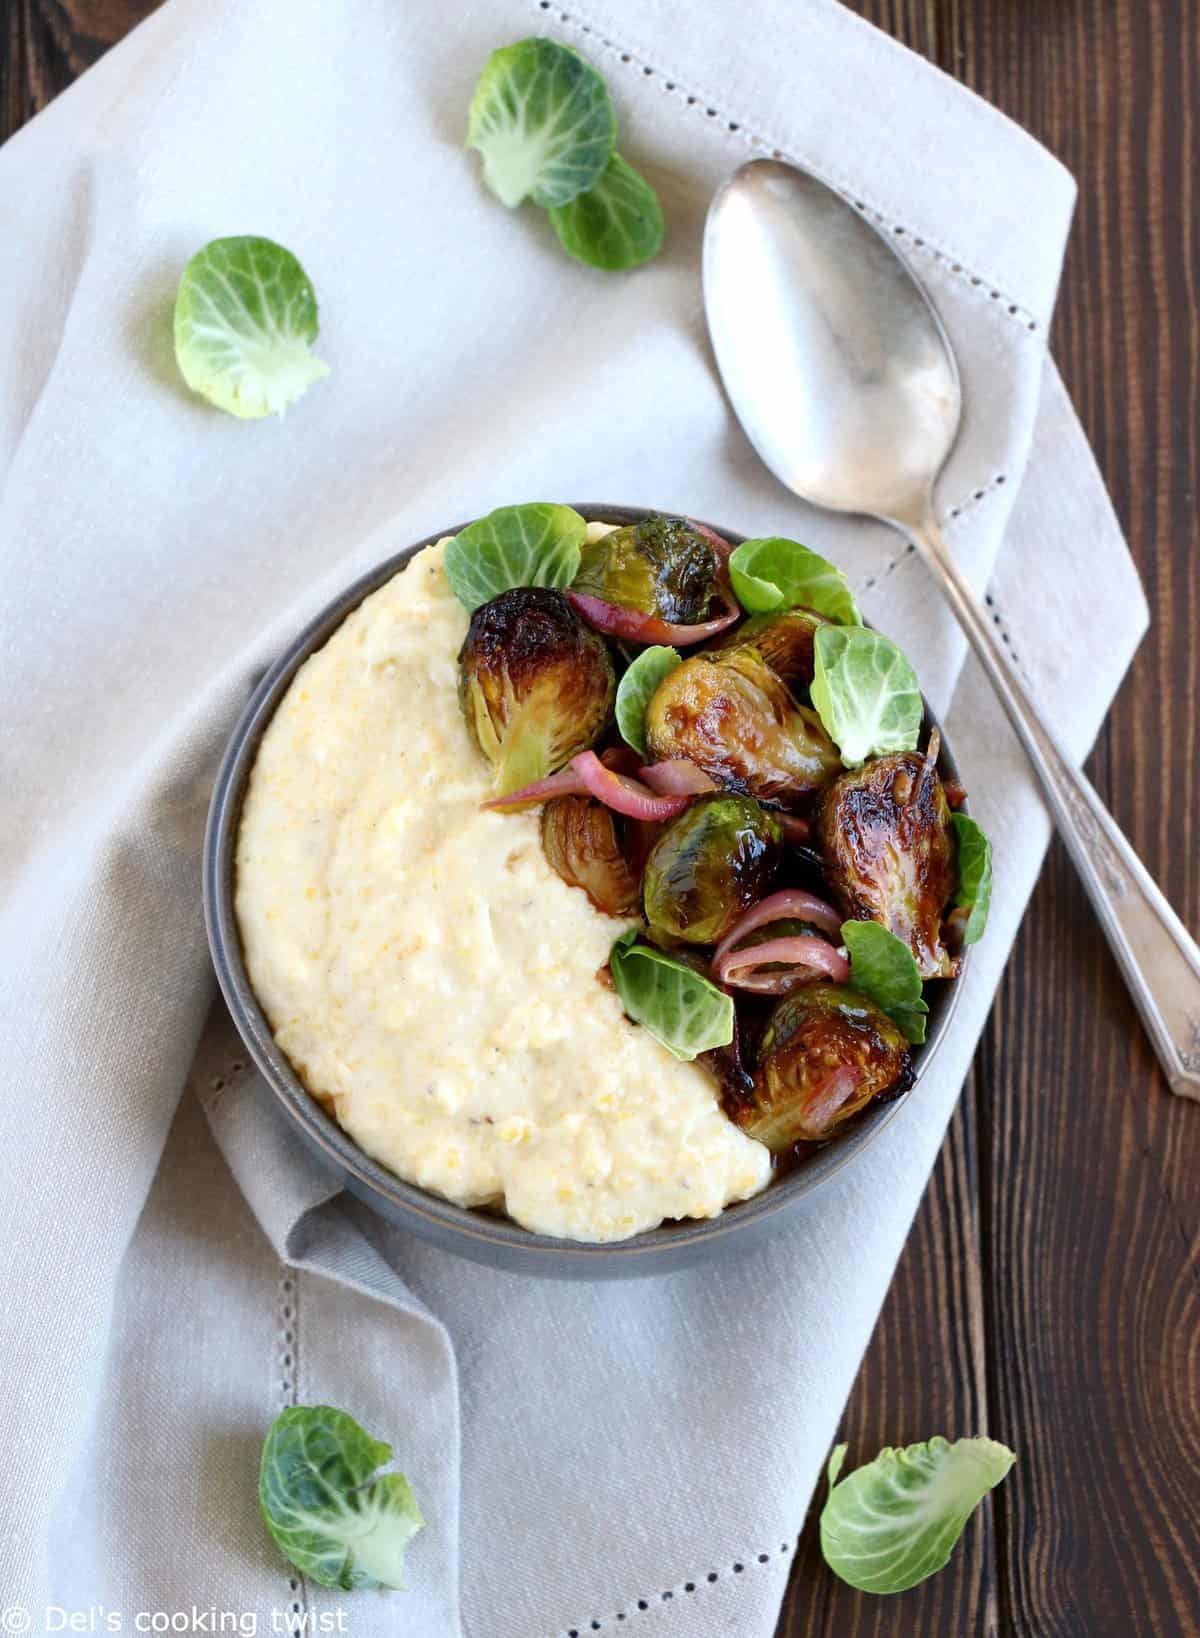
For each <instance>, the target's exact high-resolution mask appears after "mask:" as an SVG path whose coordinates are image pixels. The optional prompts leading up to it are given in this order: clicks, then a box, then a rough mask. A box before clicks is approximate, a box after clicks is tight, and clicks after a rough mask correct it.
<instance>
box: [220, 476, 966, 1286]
mask: <svg viewBox="0 0 1200 1638" xmlns="http://www.w3.org/2000/svg"><path fill="white" fill-rule="evenodd" d="M568 504H570V505H572V506H573V508H574V510H575V511H577V512H579V513H580V515H581V516H583V517H584V518H587V519H589V520H604V521H608V522H614V523H618V524H627V523H636V522H639V521H640V520H642V519H643V518H645V517H647V516H648V515H649V514H650V513H651V512H652V511H655V510H657V509H656V508H652V507H641V506H633V507H631V506H614V505H608V504H600V503H598V502H587V503H579V502H570V503H568ZM668 515H671V516H674V515H679V514H675V513H669V514H668ZM687 515H688V516H691V514H687ZM693 521H695V522H700V523H704V525H705V527H707V528H711V529H713V530H714V532H715V533H717V534H719V535H720V536H721V537H722V538H723V539H724V540H727V541H729V542H730V543H731V544H732V545H734V546H737V545H740V544H741V542H742V541H743V540H745V539H746V538H748V537H746V536H744V535H740V534H738V533H737V532H736V531H733V530H729V529H726V528H723V527H721V526H720V525H717V524H713V523H708V521H707V520H706V519H699V518H697V519H694V520H693ZM464 527H465V524H458V525H455V526H453V527H450V528H447V529H439V530H438V531H437V532H436V533H435V534H431V535H427V536H426V537H425V538H424V539H422V540H419V541H417V542H416V543H415V544H414V545H411V546H406V547H404V548H403V549H402V550H400V551H398V552H395V553H393V554H392V555H390V556H389V557H386V558H384V559H382V560H381V561H380V562H379V563H377V564H376V565H375V566H374V567H373V568H371V569H368V570H367V571H366V572H365V573H363V574H362V575H360V576H359V577H358V578H357V579H356V580H354V581H353V582H352V583H351V584H350V585H349V586H347V587H346V588H345V590H344V591H342V592H340V593H339V594H338V595H337V596H336V597H334V598H333V599H332V600H331V601H330V602H329V603H327V604H326V605H325V606H324V608H322V609H321V611H320V612H319V613H318V614H316V615H315V616H313V618H312V619H311V620H309V621H308V623H307V624H306V625H305V626H304V627H303V629H302V630H301V631H300V632H299V633H298V634H297V635H296V637H294V638H293V639H292V641H291V642H290V643H289V644H287V646H286V647H285V648H284V650H283V652H282V653H281V654H280V655H279V657H278V658H277V659H276V660H275V662H274V664H273V665H271V666H270V667H269V668H268V670H267V671H266V673H265V674H264V675H263V676H262V678H261V679H260V681H259V682H258V684H257V685H256V687H255V688H254V690H253V692H252V693H251V696H250V698H249V700H248V701H247V703H246V705H245V707H244V708H243V710H242V712H241V714H240V715H239V717H238V719H237V722H236V724H235V726H234V728H233V731H232V733H231V734H230V736H229V740H228V742H227V744H226V746H225V749H224V752H223V754H222V757H221V762H220V766H219V768H218V771H217V775H216V779H215V782H214V785H213V791H212V799H211V802H210V805H209V811H208V820H207V824H206V827H205V834H204V850H203V899H204V921H205V930H206V932H207V935H208V944H209V950H210V953H211V956H212V962H213V966H214V968H215V971H216V976H217V982H218V984H219V986H220V989H221V993H222V995H223V996H224V999H225V1002H226V1005H227V1006H228V1008H229V1011H230V1013H231V1015H232V1017H233V1021H234V1024H235V1026H236V1028H237V1031H238V1034H239V1035H240V1036H241V1038H242V1040H243V1042H244V1043H245V1046H246V1048H247V1050H248V1051H249V1053H250V1056H251V1058H252V1059H253V1061H254V1063H255V1066H256V1067H257V1068H258V1070H259V1072H260V1073H261V1074H262V1076H263V1078H264V1080H265V1081H266V1082H267V1085H268V1086H269V1087H270V1088H271V1091H272V1092H273V1093H274V1095H275V1097H276V1099H277V1100H278V1103H279V1104H280V1106H281V1107H282V1108H283V1110H284V1111H285V1113H286V1114H287V1116H289V1117H290V1118H291V1120H293V1121H294V1122H295V1123H296V1124H297V1125H298V1126H299V1127H300V1129H301V1133H302V1135H303V1136H305V1137H307V1138H308V1140H309V1141H310V1143H313V1144H315V1145H316V1147H317V1148H318V1149H319V1150H321V1151H322V1152H323V1154H324V1156H325V1158H326V1160H327V1161H329V1162H332V1163H333V1165H334V1166H335V1167H336V1168H337V1169H338V1170H340V1171H341V1172H343V1173H345V1174H347V1182H348V1183H349V1185H350V1187H351V1188H352V1189H353V1190H354V1192H356V1193H357V1194H358V1195H359V1196H360V1197H361V1198H364V1199H366V1200H367V1202H368V1203H369V1204H372V1205H377V1206H378V1209H380V1210H382V1211H383V1213H384V1215H385V1216H388V1217H391V1219H392V1220H393V1221H403V1222H405V1223H406V1224H407V1226H408V1227H409V1228H411V1229H412V1231H413V1232H414V1233H417V1234H420V1235H422V1236H423V1237H424V1238H426V1239H432V1240H434V1241H436V1242H437V1243H438V1244H439V1245H442V1246H444V1247H449V1248H452V1249H456V1250H457V1251H459V1253H460V1254H461V1255H466V1256H470V1257H474V1258H476V1260H483V1261H488V1260H491V1258H492V1257H494V1256H495V1255H497V1254H502V1255H503V1257H504V1260H505V1262H506V1264H507V1266H509V1267H513V1266H521V1267H523V1268H525V1269H526V1270H527V1271H528V1272H531V1273H538V1272H545V1273H549V1272H550V1271H551V1270H550V1268H549V1266H548V1265H549V1264H550V1263H551V1262H553V1263H554V1264H555V1269H554V1272H556V1273H559V1274H561V1273H562V1272H563V1269H564V1267H567V1266H568V1265H570V1264H574V1271H575V1272H576V1273H578V1274H579V1275H580V1276H581V1277H586V1276H587V1274H588V1273H589V1272H592V1271H594V1269H595V1265H596V1264H598V1263H599V1262H601V1261H604V1262H605V1263H606V1266H607V1265H609V1264H611V1261H612V1260H613V1259H623V1260H625V1261H626V1262H627V1263H630V1264H639V1265H643V1266H640V1267H639V1268H638V1270H637V1271H638V1272H644V1273H647V1274H648V1273H652V1272H654V1267H653V1265H654V1264H655V1263H657V1262H660V1261H661V1262H662V1264H663V1265H664V1266H676V1265H677V1264H678V1262H679V1261H680V1257H681V1254H686V1253H687V1252H689V1251H691V1250H694V1249H696V1248H698V1247H700V1246H701V1244H703V1245H705V1246H712V1245H714V1244H715V1243H716V1242H717V1241H719V1240H723V1239H728V1238H730V1237H737V1236H740V1235H743V1234H745V1233H746V1231H747V1230H750V1229H751V1228H753V1227H754V1226H756V1225H761V1224H762V1223H764V1222H765V1220H767V1219H772V1218H773V1219H777V1218H778V1217H779V1215H780V1214H781V1213H785V1212H786V1211H787V1210H788V1209H789V1208H791V1207H794V1206H795V1205H796V1204H797V1203H798V1202H799V1201H800V1200H801V1199H805V1198H807V1197H808V1196H810V1195H812V1194H813V1193H814V1192H815V1191H817V1190H818V1189H820V1188H821V1187H822V1186H823V1185H824V1184H826V1183H827V1182H829V1181H830V1179H832V1178H833V1177H835V1176H837V1175H838V1174H839V1173H841V1172H842V1171H843V1170H844V1169H845V1168H846V1167H847V1166H849V1165H850V1164H851V1163H852V1162H853V1161H854V1160H855V1159H856V1157H857V1156H858V1155H860V1154H861V1153H862V1152H863V1151H864V1150H865V1149H866V1148H868V1147H869V1146H870V1145H871V1144H872V1143H874V1141H875V1140H876V1138H877V1137H878V1135H879V1134H880V1133H881V1132H882V1131H883V1130H884V1129H885V1127H887V1126H888V1125H889V1124H890V1123H891V1122H892V1121H893V1120H894V1119H895V1118H896V1116H897V1115H898V1114H899V1112H900V1110H901V1109H902V1108H903V1107H904V1105H905V1104H906V1103H907V1102H908V1100H909V1098H911V1097H912V1096H913V1094H914V1092H915V1091H916V1090H917V1088H918V1086H919V1085H920V1083H921V1080H922V1078H923V1076H924V1074H925V1072H926V1070H927V1068H928V1066H929V1064H930V1063H931V1062H932V1060H933V1057H934V1055H935V1053H936V1051H937V1049H938V1047H939V1046H940V1045H941V1042H942V1040H943V1039H944V1038H945V1036H946V1033H947V1031H948V1029H949V1026H950V1024H951V1022H952V1020H953V1016H954V1013H955V1011H956V1009H957V1005H958V999H959V995H960V993H961V990H962V983H963V976H964V974H965V970H966V966H967V961H968V955H969V952H968V951H967V950H964V951H963V957H962V963H961V966H960V971H959V975H958V977H957V978H955V979H952V980H948V981H946V983H945V987H944V988H942V989H941V990H940V991H939V993H938V995H937V996H936V998H935V1000H934V1004H933V1005H931V1007H930V1027H929V1029H928V1032H927V1036H926V1040H925V1043H924V1045H923V1047H922V1049H921V1053H920V1057H919V1058H918V1060H917V1063H916V1065H915V1071H914V1076H913V1082H912V1086H911V1087H910V1088H909V1089H908V1090H907V1091H906V1092H905V1093H904V1094H903V1095H902V1096H900V1097H899V1098H895V1099H893V1100H891V1101H890V1102H888V1103H885V1104H880V1105H878V1106H877V1107H876V1108H875V1109H873V1110H870V1111H868V1112H867V1113H866V1114H865V1115H864V1116H863V1117H862V1118H861V1119H860V1120H859V1121H858V1122H857V1123H856V1124H855V1126H854V1127H853V1129H852V1130H851V1131H850V1132H848V1133H846V1134H845V1136H843V1137H841V1138H839V1140H838V1141H837V1142H836V1143H834V1144H829V1145H827V1146H825V1147H824V1148H821V1149H818V1150H817V1152H816V1153H815V1154H814V1155H813V1156H812V1157H811V1158H810V1159H809V1160H807V1161H806V1162H805V1163H804V1164H802V1165H800V1166H797V1167H795V1168H793V1169H792V1170H790V1171H788V1172H787V1173H785V1174H784V1175H783V1176H782V1177H778V1178H775V1179H774V1180H773V1181H771V1182H770V1183H768V1185H767V1186H766V1187H765V1188H764V1189H763V1190H761V1192H760V1193H758V1194H756V1195H753V1196H752V1197H751V1198H750V1199H749V1200H743V1201H736V1202H731V1203H730V1204H729V1205H727V1206H725V1207H724V1208H723V1209H722V1210H721V1211H720V1212H719V1213H718V1214H717V1215H716V1216H715V1217H708V1218H688V1219H678V1220H672V1221H670V1222H668V1223H663V1224H660V1225H658V1226H657V1227H655V1228H652V1229H647V1230H644V1231H643V1232H641V1233H640V1234H637V1235H634V1236H631V1237H630V1238H629V1239H627V1240H611V1241H599V1242H590V1241H581V1240H568V1239H559V1238H556V1237H555V1236H553V1235H547V1234H538V1233H535V1232H534V1231H533V1230H531V1229H526V1228H523V1227H521V1225H520V1224H518V1223H516V1222H515V1221H514V1220H512V1219H511V1218H509V1217H507V1216H502V1215H499V1214H492V1213H490V1212H485V1211H481V1210H479V1209H477V1208H475V1207H470V1206H460V1205H456V1204H455V1203H454V1202H453V1201H450V1200H445V1199H443V1198H442V1197H441V1196H440V1195H435V1194H432V1193H430V1192H429V1191H428V1190H426V1189H424V1188H422V1187H421V1186H420V1185H419V1184H416V1183H409V1182H406V1181H405V1179H403V1178H401V1177H399V1176H398V1175H397V1174H396V1173H395V1172H392V1171H390V1170H389V1169H388V1168H387V1167H386V1166H384V1165H383V1164H382V1162H380V1161H377V1160H374V1159H372V1158H371V1156H370V1155H368V1154H367V1153H366V1151H365V1150H363V1149H361V1148H360V1147H359V1146H358V1144H357V1143H356V1142H355V1141H354V1140H353V1139H352V1138H351V1137H350V1135H349V1134H348V1133H347V1132H345V1131H344V1130H343V1129H342V1127H341V1126H340V1125H339V1124H338V1123H337V1121H336V1120H334V1119H333V1118H332V1117H331V1116H330V1115H328V1114H326V1112H325V1110H324V1108H323V1107H322V1106H321V1105H320V1104H319V1103H318V1102H317V1100H316V1098H315V1097H314V1096H313V1095H312V1094H311V1093H310V1092H309V1091H308V1090H307V1088H306V1087H305V1086H304V1085H303V1084H302V1083H301V1081H300V1079H299V1077H298V1076H297V1074H296V1072H295V1070H294V1069H293V1068H292V1066H291V1064H290V1062H289V1061H288V1059H287V1057H286V1055H285V1054H284V1052H283V1051H282V1049H281V1048H280V1047H279V1046H277V1045H276V1043H275V1039H274V1036H273V1033H272V1031H271V1027H270V1025H269V1023H268V1021H267V1018H266V1015H265V1013H264V1012H263V1010H262V1007H261V1006H260V1004H259V1001H258V998H257V997H256V995H255V993H254V989H253V986H252V985H251V983H250V979H249V975H248V974H247V972H246V968H245V963H244V961H243V957H242V947H241V938H240V935H239V932H238V925H237V916H236V912H235V909H234V891H235V854H236V843H237V832H238V826H239V822H240V818H241V809H242V803H243V800H244V797H245V792H246V787H247V784H248V781H249V777H250V773H251V770H252V768H253V765H254V761H255V759H256V757H257V754H258V747H259V744H260V742H261V740H262V736H263V734H264V733H265V731H266V728H267V725H268V723H269V722H270V720H271V718H272V717H273V715H274V713H275V710H276V708H277V707H278V705H279V702H280V701H281V699H282V698H283V695H284V694H285V693H286V692H287V690H288V688H289V687H290V686H291V682H292V679H293V677H294V676H295V674H296V672H297V671H298V670H299V669H300V667H301V666H302V665H303V664H304V662H305V661H306V660H307V659H308V658H309V656H310V655H311V654H313V653H315V652H316V651H317V650H318V649H319V648H321V647H323V646H324V644H325V643H326V642H328V640H329V639H330V637H332V635H333V634H334V632H335V631H336V630H337V629H338V627H340V625H341V624H342V622H343V621H344V620H345V619H346V617H347V616H348V615H349V614H351V613H352V612H353V610H354V609H356V608H357V607H358V606H359V604H360V603H362V602H363V601H364V599H366V598H367V597H369V596H370V595H371V594H372V592H375V591H377V590H379V588H380V587H382V586H383V585H385V584H386V583H387V582H388V581H389V580H391V579H392V578H393V577H394V576H395V575H396V574H398V573H400V572H401V571H402V570H404V569H405V568H407V566H408V564H409V563H411V562H412V560H413V558H414V557H416V555H417V554H418V552H421V551H424V550H425V548H426V547H427V546H432V545H434V544H436V542H437V541H439V540H442V539H444V538H446V537H447V536H448V535H453V534H457V533H458V532H459V530H460V529H462V528H464ZM922 706H923V708H924V716H923V719H922V728H923V729H930V728H935V727H936V728H938V729H939V730H940V728H941V725H940V723H939V722H938V719H937V718H936V717H935V716H934V714H933V712H932V711H931V710H930V708H929V704H928V701H927V700H925V697H924V695H922ZM938 766H939V769H940V770H941V771H942V772H943V773H944V774H945V775H946V776H947V777H949V778H952V779H954V778H957V777H958V768H957V764H956V762H955V760H954V756H953V752H952V751H951V749H950V747H949V746H948V745H947V743H946V739H945V735H944V733H943V735H942V745H941V754H940V756H939V760H938ZM455 1241H457V1242H458V1244H457V1245H455ZM489 1253H490V1254H491V1257H490V1256H489ZM539 1265H541V1266H539ZM630 1271H631V1272H632V1271H633V1270H632V1269H631V1270H630Z"/></svg>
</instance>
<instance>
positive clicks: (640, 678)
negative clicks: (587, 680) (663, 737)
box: [617, 645, 680, 758]
mask: <svg viewBox="0 0 1200 1638" xmlns="http://www.w3.org/2000/svg"><path fill="white" fill-rule="evenodd" d="M679 663H680V660H679V655H678V653H677V652H676V650H675V649H673V648H662V647H659V646H657V645H655V646H654V647H651V648H644V649H643V650H642V652H641V653H640V654H639V655H638V657H637V659H636V660H634V662H633V664H632V665H631V666H630V667H629V670H628V671H627V672H626V673H625V675H624V676H623V677H622V678H621V681H620V683H619V684H618V686H617V727H618V728H619V729H620V730H621V738H622V739H623V740H624V741H625V743H626V745H630V746H632V747H633V749H634V750H635V751H636V752H637V754H638V755H639V756H640V757H643V758H645V757H646V756H648V755H649V752H648V751H647V749H646V707H647V705H649V703H650V699H651V696H652V695H653V694H654V691H655V689H656V688H657V687H658V685H659V683H660V682H662V680H663V678H664V677H666V676H669V675H670V673H671V672H672V671H674V669H675V667H676V666H677V665H678V664H679Z"/></svg>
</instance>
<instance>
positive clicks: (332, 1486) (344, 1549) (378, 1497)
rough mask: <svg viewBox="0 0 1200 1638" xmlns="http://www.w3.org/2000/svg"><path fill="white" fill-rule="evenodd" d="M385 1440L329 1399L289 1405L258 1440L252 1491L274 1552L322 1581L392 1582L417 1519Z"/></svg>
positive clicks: (352, 1585) (340, 1583)
mask: <svg viewBox="0 0 1200 1638" xmlns="http://www.w3.org/2000/svg"><path fill="white" fill-rule="evenodd" d="M391 1459H392V1447H391V1446H390V1445H385V1444H381V1443H380V1442H379V1441H378V1440H377V1439H372V1438H371V1436H370V1435H369V1434H368V1433H365V1432H364V1431H363V1429H362V1428H360V1427H359V1425H358V1423H357V1422H356V1421H355V1420H354V1418H353V1417H352V1416H347V1414H346V1412H345V1411H340V1410H334V1409H333V1408H332V1407H331V1406H329V1405H294V1406H292V1407H291V1409H290V1410H285V1411H284V1412H283V1414H282V1415H281V1416H277V1417H276V1418H275V1420H274V1422H272V1424H271V1426H270V1429H269V1430H268V1433H267V1437H266V1442H265V1443H264V1445H263V1453H262V1465H261V1467H260V1470H259V1479H258V1499H259V1503H260V1505H261V1507H262V1514H263V1518H264V1519H265V1520H266V1524H267V1529H268V1530H269V1531H270V1532H271V1535H272V1537H273V1538H274V1541H275V1545H276V1546H277V1547H278V1548H279V1550H280V1552H281V1553H282V1554H283V1555H284V1557H285V1558H286V1559H288V1560H289V1561H290V1562H291V1563H292V1564H294V1565H295V1566H296V1568H297V1569H298V1570H301V1571H303V1573H304V1574H305V1575H307V1576H311V1577H312V1579H313V1580H314V1581H318V1582H320V1584H321V1586H322V1587H342V1588H344V1589H345V1590H346V1591H350V1590H351V1589H352V1588H355V1587H399V1586H401V1585H402V1582H401V1579H400V1572H401V1569H402V1568H403V1564H404V1549H405V1547H406V1546H407V1544H408V1542H409V1541H410V1539H411V1538H412V1537H413V1536H415V1535H416V1533H417V1531H418V1530H419V1529H420V1528H421V1526H422V1525H423V1524H424V1522H425V1521H424V1519H423V1518H422V1517H421V1513H420V1509H419V1508H418V1507H417V1504H416V1502H415V1500H414V1499H413V1493H412V1491H411V1490H410V1489H409V1487H408V1480H407V1479H406V1478H405V1477H404V1475H403V1474H402V1473H380V1474H379V1475H378V1476H377V1477H372V1475H373V1474H375V1470H376V1468H378V1467H380V1466H382V1464H383V1463H384V1462H389V1461H391Z"/></svg>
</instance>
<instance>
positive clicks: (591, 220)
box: [550, 154, 663, 272]
mask: <svg viewBox="0 0 1200 1638" xmlns="http://www.w3.org/2000/svg"><path fill="white" fill-rule="evenodd" d="M550 220H551V222H552V223H553V224H554V231H555V233H557V234H558V237H559V240H560V242H561V244H562V247H563V249H564V250H565V251H566V252H567V253H568V255H571V256H574V257H575V259H576V261H580V262H588V263H590V264H591V266H592V267H602V268H604V269H606V270H607V271H608V272H618V271H620V269H622V268H626V267H638V266H640V264H641V263H642V262H648V261H649V260H650V258H651V257H652V256H657V255H658V252H659V250H660V249H661V248H662V242H663V213H662V206H661V205H660V204H659V202H658V195H657V194H656V193H655V191H654V189H653V188H652V187H651V186H650V184H649V182H647V181H646V179H645V177H643V176H640V175H639V174H638V172H637V171H635V170H634V168H633V166H632V165H629V164H627V163H626V162H625V160H623V159H622V158H621V156H620V154H614V155H613V156H612V158H611V159H610V160H609V162H608V166H607V168H606V170H605V172H604V174H603V176H601V178H600V180H599V181H598V182H597V183H596V185H595V187H594V188H589V189H588V191H587V192H586V193H581V194H580V195H579V196H578V198H576V199H572V200H571V202H570V204H568V205H559V206H558V207H557V209H555V210H552V211H551V212H550Z"/></svg>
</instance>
